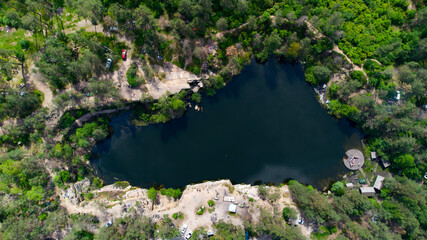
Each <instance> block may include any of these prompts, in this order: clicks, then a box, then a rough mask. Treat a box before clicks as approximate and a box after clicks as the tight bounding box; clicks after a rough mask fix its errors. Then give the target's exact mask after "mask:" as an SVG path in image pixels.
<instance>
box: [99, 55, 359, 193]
mask: <svg viewBox="0 0 427 240" xmlns="http://www.w3.org/2000/svg"><path fill="white" fill-rule="evenodd" d="M270 59H271V58H270ZM254 64H257V63H254ZM266 64H267V65H268V64H277V65H280V66H283V62H281V61H277V60H270V61H269V62H267V63H265V64H259V65H260V66H265V65H266ZM257 66H258V64H257ZM285 66H292V67H295V65H294V64H293V65H291V64H285ZM238 77H239V76H237V78H238ZM236 80H238V79H234V78H233V80H232V81H230V82H228V84H233V82H234V81H236ZM240 81H241V80H240ZM228 84H227V85H228ZM301 84H303V85H304V86H306V87H307V88H309V89H310V97H314V98H315V99H316V107H317V108H318V107H319V106H318V98H317V97H316V96H315V95H314V94H315V91H314V90H313V89H312V88H311V87H310V85H309V84H308V83H306V82H305V81H303V82H302V83H301ZM220 91H222V89H221V90H220ZM208 98H209V97H208ZM213 99H218V94H217V95H215V96H214V97H213ZM206 101H211V100H207V99H206V98H204V102H206ZM215 101H217V100H215ZM187 104H188V102H187ZM192 111H194V110H193V109H187V110H186V111H185V113H184V114H183V116H181V117H179V118H174V119H173V120H172V121H174V122H175V121H183V120H177V119H181V118H187V117H186V115H187V114H192V113H189V112H192ZM322 111H324V110H323V109H322ZM129 112H130V113H129V114H128V115H133V113H134V109H133V108H132V110H131V111H129ZM120 114H123V112H121V113H120ZM201 114H202V113H201ZM328 116H329V117H331V116H330V115H328ZM333 119H335V118H333ZM122 121H123V120H122ZM126 121H129V122H131V120H126ZM334 121H335V120H334ZM336 121H339V122H341V121H346V120H340V119H336ZM337 123H338V122H337ZM110 124H111V122H110ZM166 124H171V123H166ZM172 124H175V123H172ZM130 125H132V123H130ZM130 125H129V126H128V127H126V128H129V127H131V126H130ZM345 125H346V126H349V127H354V126H353V125H352V124H351V123H350V124H347V123H346V124H345ZM152 126H153V125H152V124H150V125H148V126H146V127H149V128H152ZM154 126H156V125H154ZM163 126H165V125H164V124H160V125H158V124H157V127H155V128H159V127H163ZM133 127H134V126H132V128H133ZM135 128H138V127H135ZM111 137H115V135H112V136H110V137H109V139H107V140H105V141H109V140H110V138H111ZM91 152H92V153H93V151H91ZM91 165H92V166H91V168H93V167H94V165H93V159H92V160H91ZM95 173H98V174H99V171H98V172H97V171H96V169H95ZM345 174H346V172H344V171H340V173H338V176H336V177H333V178H332V179H330V180H328V181H326V182H324V183H322V184H319V185H317V184H316V185H317V186H316V187H317V188H319V189H321V188H323V187H324V186H328V185H330V184H331V182H332V181H336V180H338V179H339V178H341V177H342V176H343V175H345ZM98 176H102V174H100V175H98ZM285 176H286V175H285ZM116 177H117V179H123V177H125V176H122V177H119V176H116ZM103 178H104V177H103ZM220 178H227V177H226V176H223V177H220ZM290 178H294V177H290V176H286V177H284V178H282V180H280V181H268V180H266V181H262V182H263V183H270V184H273V183H276V184H279V183H281V182H283V180H286V179H290ZM104 179H105V178H104ZM125 179H126V178H125ZM216 179H218V178H215V177H214V178H203V179H200V180H197V181H190V182H203V181H206V180H216ZM298 180H299V181H302V182H305V183H306V184H310V182H307V181H304V180H301V179H298ZM114 181H116V179H115V178H111V179H110V180H107V181H106V182H107V183H113V182H114ZM232 181H233V183H239V181H238V180H237V181H236V180H232ZM131 182H132V181H131ZM262 182H260V181H258V180H257V179H255V180H253V181H245V183H249V184H260V183H262ZM187 183H189V182H187ZM132 184H134V185H138V186H141V184H135V183H132ZM311 184H312V183H311ZM160 185H163V184H162V183H161V182H160V183H154V184H152V185H145V187H149V186H160ZM166 185H167V184H166ZM185 185H186V184H180V185H179V186H181V187H182V186H185ZM143 186H144V185H143ZM175 187H177V186H175Z"/></svg>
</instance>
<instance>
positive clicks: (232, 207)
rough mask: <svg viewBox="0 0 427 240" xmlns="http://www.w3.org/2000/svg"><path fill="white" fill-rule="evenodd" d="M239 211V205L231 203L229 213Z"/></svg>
mask: <svg viewBox="0 0 427 240" xmlns="http://www.w3.org/2000/svg"><path fill="white" fill-rule="evenodd" d="M236 210H237V205H236V204H234V203H230V205H229V206H228V211H229V212H231V213H236Z"/></svg>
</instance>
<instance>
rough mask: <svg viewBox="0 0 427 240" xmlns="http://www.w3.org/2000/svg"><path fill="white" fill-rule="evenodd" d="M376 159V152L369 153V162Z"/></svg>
mask: <svg viewBox="0 0 427 240" xmlns="http://www.w3.org/2000/svg"><path fill="white" fill-rule="evenodd" d="M376 159H377V152H371V160H376Z"/></svg>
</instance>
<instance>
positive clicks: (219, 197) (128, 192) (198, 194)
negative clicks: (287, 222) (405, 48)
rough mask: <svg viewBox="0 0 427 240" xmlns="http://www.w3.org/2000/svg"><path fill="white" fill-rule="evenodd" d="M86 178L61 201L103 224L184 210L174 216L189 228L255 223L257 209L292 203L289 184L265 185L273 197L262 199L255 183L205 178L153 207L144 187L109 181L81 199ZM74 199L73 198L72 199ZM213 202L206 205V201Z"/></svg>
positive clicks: (154, 217)
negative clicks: (232, 208) (231, 210)
mask: <svg viewBox="0 0 427 240" xmlns="http://www.w3.org/2000/svg"><path fill="white" fill-rule="evenodd" d="M88 187H89V183H88V181H87V180H85V181H81V182H77V183H75V184H73V185H72V186H70V188H69V189H66V190H63V192H62V193H61V194H60V196H61V204H62V206H63V207H65V208H66V209H67V210H68V211H69V213H71V214H76V213H86V214H92V215H94V216H96V217H97V218H98V219H99V221H100V222H101V225H100V226H104V225H105V224H106V223H107V222H109V221H114V219H116V218H119V217H124V216H126V215H128V214H136V215H138V216H147V217H150V218H151V219H152V220H153V221H159V220H161V219H162V218H163V216H164V215H165V214H167V215H169V216H172V215H173V214H174V213H178V212H180V213H183V215H184V218H183V219H177V220H174V223H175V225H178V226H181V225H183V224H186V225H187V226H188V229H190V230H195V229H197V228H200V227H205V228H210V229H213V224H215V223H217V222H218V221H220V220H222V221H225V222H230V223H232V224H234V225H240V226H243V220H247V221H250V222H252V223H256V222H257V221H258V218H259V216H260V209H265V210H267V211H269V212H272V213H273V212H281V210H282V209H283V208H284V207H285V206H290V207H294V208H295V209H296V207H295V206H294V203H293V201H292V199H291V197H290V192H289V189H288V186H286V185H284V186H280V187H274V186H273V187H266V188H267V191H268V192H270V194H272V195H273V194H274V195H275V197H274V199H273V198H270V199H269V198H266V199H263V198H261V197H260V196H259V190H258V186H252V185H248V184H237V185H233V184H232V183H231V182H230V181H229V180H220V181H213V182H204V183H199V184H193V185H187V186H186V187H185V190H184V191H183V193H182V196H181V197H180V199H179V200H174V199H172V198H168V197H166V196H162V195H160V194H159V195H158V198H157V201H156V202H155V204H154V208H153V209H152V201H151V200H150V199H148V197H147V190H146V189H141V188H137V187H132V186H128V187H126V188H121V187H119V186H117V185H108V186H105V187H103V188H101V189H99V190H95V191H91V193H92V194H93V195H94V197H93V199H91V200H85V201H80V200H81V198H79V195H82V193H85V191H87V190H88ZM75 199H76V200H75ZM209 200H212V201H214V203H215V206H214V207H209V205H208V201H209ZM230 204H234V205H236V213H235V214H229V207H230ZM201 206H204V207H205V209H206V211H205V212H204V213H203V214H202V215H197V214H196V211H197V209H199V208H200V207H201ZM299 227H301V230H302V232H303V233H304V234H305V235H307V236H309V234H310V232H311V230H310V228H309V227H308V226H304V225H300V226H299Z"/></svg>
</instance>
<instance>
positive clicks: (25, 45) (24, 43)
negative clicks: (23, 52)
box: [18, 39, 30, 49]
mask: <svg viewBox="0 0 427 240" xmlns="http://www.w3.org/2000/svg"><path fill="white" fill-rule="evenodd" d="M18 44H19V46H21V48H22V49H28V48H29V47H30V41H28V40H25V39H22V40H20V41H19V42H18Z"/></svg>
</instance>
